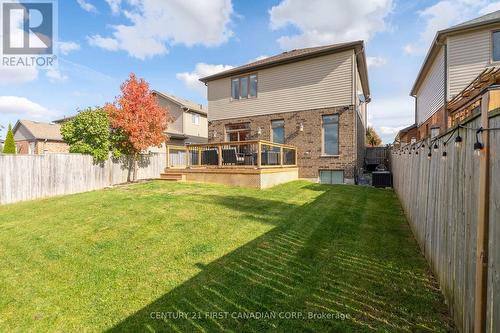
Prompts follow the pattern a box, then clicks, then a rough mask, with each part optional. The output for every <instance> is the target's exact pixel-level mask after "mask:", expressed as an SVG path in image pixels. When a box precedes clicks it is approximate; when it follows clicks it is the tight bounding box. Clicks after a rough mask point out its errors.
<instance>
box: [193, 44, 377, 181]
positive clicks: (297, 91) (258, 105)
mask: <svg viewBox="0 0 500 333" xmlns="http://www.w3.org/2000/svg"><path fill="white" fill-rule="evenodd" d="M201 81H202V82H204V83H205V84H206V85H207V86H208V111H209V112H208V120H209V125H208V127H209V141H210V142H223V141H231V142H232V141H247V140H267V141H271V142H274V143H284V144H289V145H293V146H296V147H297V165H298V167H299V177H301V178H307V179H311V180H314V181H318V180H320V181H321V182H323V183H343V182H353V181H354V178H355V176H356V174H357V173H358V171H359V170H360V168H361V167H362V165H363V159H364V151H365V133H366V123H367V103H368V102H369V101H370V88H369V84H368V73H367V66H366V56H365V49H364V43H363V42H362V41H355V42H350V43H343V44H335V45H328V46H320V47H311V48H304V49H297V50H292V51H288V52H283V53H281V54H278V55H275V56H272V57H269V58H265V59H262V60H259V61H255V62H252V63H249V64H245V65H243V66H240V67H237V68H234V69H230V70H227V71H224V72H221V73H217V74H215V75H211V76H208V77H204V78H202V79H201Z"/></svg>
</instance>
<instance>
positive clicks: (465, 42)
mask: <svg viewBox="0 0 500 333" xmlns="http://www.w3.org/2000/svg"><path fill="white" fill-rule="evenodd" d="M498 28H500V25H499V27H498ZM498 28H497V29H498ZM491 31H492V29H483V30H479V31H473V32H469V33H462V34H458V35H455V36H450V37H448V41H447V44H448V68H449V75H448V100H449V99H451V98H453V96H455V95H456V94H457V93H459V92H460V91H461V90H462V89H464V88H465V87H466V86H467V85H468V84H469V83H471V82H472V80H474V79H475V78H476V77H477V76H478V75H479V74H480V73H481V72H482V71H483V70H484V69H485V68H486V67H487V66H489V65H490V58H491V57H490V55H491Z"/></svg>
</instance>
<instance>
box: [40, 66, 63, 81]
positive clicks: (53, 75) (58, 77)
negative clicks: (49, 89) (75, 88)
mask: <svg viewBox="0 0 500 333" xmlns="http://www.w3.org/2000/svg"><path fill="white" fill-rule="evenodd" d="M45 75H46V76H47V78H48V79H49V81H50V82H64V81H66V80H67V79H68V76H67V75H64V74H62V73H61V71H60V70H59V68H54V67H51V68H49V69H47V72H46V73H45Z"/></svg>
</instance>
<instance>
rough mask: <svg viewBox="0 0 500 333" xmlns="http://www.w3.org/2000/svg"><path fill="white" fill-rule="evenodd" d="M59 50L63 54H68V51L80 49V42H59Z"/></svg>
mask: <svg viewBox="0 0 500 333" xmlns="http://www.w3.org/2000/svg"><path fill="white" fill-rule="evenodd" d="M58 45H59V51H60V52H61V53H62V54H63V55H68V54H69V53H70V52H73V51H78V50H80V44H78V43H75V42H59V43H58Z"/></svg>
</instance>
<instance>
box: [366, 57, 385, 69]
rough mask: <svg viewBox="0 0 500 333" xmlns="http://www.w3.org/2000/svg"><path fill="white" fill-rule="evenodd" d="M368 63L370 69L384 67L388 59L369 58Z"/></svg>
mask: <svg viewBox="0 0 500 333" xmlns="http://www.w3.org/2000/svg"><path fill="white" fill-rule="evenodd" d="M366 63H367V65H368V67H382V66H384V65H385V64H387V59H385V58H382V57H367V58H366Z"/></svg>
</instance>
